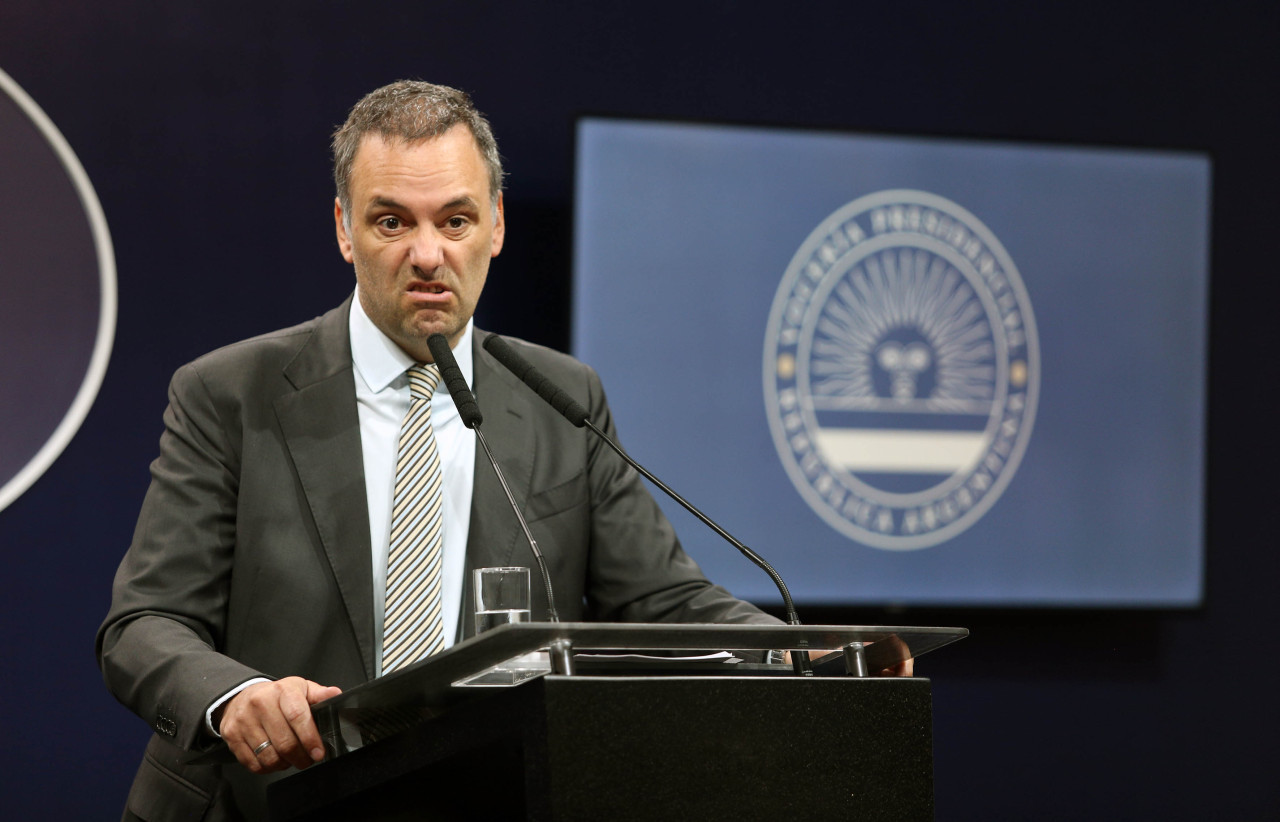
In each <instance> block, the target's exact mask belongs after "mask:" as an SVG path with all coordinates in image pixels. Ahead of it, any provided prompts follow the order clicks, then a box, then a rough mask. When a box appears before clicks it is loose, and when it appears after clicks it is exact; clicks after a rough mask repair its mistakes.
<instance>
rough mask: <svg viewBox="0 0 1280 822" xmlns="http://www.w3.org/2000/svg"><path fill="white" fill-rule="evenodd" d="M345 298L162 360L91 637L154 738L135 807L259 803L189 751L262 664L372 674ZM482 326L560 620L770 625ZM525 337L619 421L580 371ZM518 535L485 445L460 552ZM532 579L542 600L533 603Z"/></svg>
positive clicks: (495, 432)
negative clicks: (219, 702) (165, 396)
mask: <svg viewBox="0 0 1280 822" xmlns="http://www.w3.org/2000/svg"><path fill="white" fill-rule="evenodd" d="M349 312H350V299H348V300H347V302H345V303H343V305H342V306H340V307H338V308H336V309H334V310H333V311H330V312H329V313H327V314H325V315H324V316H323V317H320V318H318V319H316V320H312V321H311V322H307V323H304V324H302V325H299V326H295V327H294V328H290V329H286V330H283V331H279V332H275V333H273V334H268V335H265V336H262V337H257V338H254V339H251V340H247V341H244V342H241V343H237V344H234V345H231V346H228V347H226V348H222V349H219V350H218V351H215V352H213V353H211V354H208V355H206V356H204V357H202V358H200V359H198V360H196V361H195V362H193V363H190V364H188V365H186V366H184V367H183V368H181V369H180V370H179V371H178V372H177V373H176V374H175V375H174V378H173V381H172V383H171V385H170V390H169V407H168V409H167V410H166V412H165V416H164V421H165V431H164V434H163V435H162V437H161V441H160V456H159V458H158V459H157V460H156V461H155V462H154V463H153V464H152V467H151V472H152V482H151V487H150V489H149V490H148V492H147V496H146V499H145V501H144V503H143V507H142V512H141V514H140V516H139V519H138V525H137V530H136V531H135V533H134V538H133V543H132V545H131V546H130V548H129V551H128V553H127V554H126V556H125V558H124V561H123V562H122V563H121V565H120V570H119V572H118V573H117V575H116V580H115V586H114V589H113V597H112V604H111V610H110V612H109V614H108V616H107V619H106V621H105V622H104V624H103V626H102V628H101V629H100V630H99V632H98V658H99V662H100V665H101V667H102V671H103V676H104V677H105V679H106V682H107V686H108V687H109V688H110V690H111V691H112V693H113V694H114V695H115V696H116V698H117V699H119V700H120V701H121V702H123V703H124V704H125V705H126V706H127V707H128V708H130V709H131V710H132V711H134V712H135V713H137V714H138V715H139V716H141V717H142V718H143V719H145V720H146V721H147V722H148V723H150V724H151V725H152V727H153V728H154V729H155V731H156V733H155V735H154V736H153V737H152V739H151V742H150V743H149V745H148V747H147V751H146V755H145V757H144V759H143V763H142V766H141V768H140V769H139V772H138V776H137V778H136V779H135V781H134V785H133V788H132V790H131V791H130V794H129V800H128V811H129V812H130V813H131V814H133V815H136V817H137V818H141V819H147V820H153V822H163V821H164V820H171V819H238V818H241V816H242V815H243V817H245V818H249V819H254V818H264V817H265V814H264V812H263V810H262V808H263V803H264V796H265V789H266V784H267V782H268V781H269V779H270V777H256V776H253V775H252V774H250V773H249V772H248V771H245V770H244V769H243V768H241V767H240V766H239V765H238V764H232V765H225V766H220V765H190V764H186V761H185V760H186V759H187V758H189V754H188V752H191V751H199V750H202V749H207V748H209V747H211V746H212V745H214V744H221V743H215V742H214V740H212V738H211V737H210V736H209V735H208V733H207V731H206V730H205V726H204V714H205V711H206V710H207V708H208V707H209V705H211V704H212V703H213V702H214V700H216V699H217V698H218V697H219V696H221V695H222V694H224V693H226V692H227V691H229V690H230V689H231V688H233V687H235V686H236V685H238V684H240V683H242V682H244V681H246V680H248V679H250V678H253V677H257V676H269V677H284V676H290V675H300V676H303V677H306V678H307V679H311V680H314V681H316V682H319V683H321V684H323V685H337V686H339V687H341V688H344V689H345V688H350V687H352V686H354V685H357V684H359V683H361V682H365V681H367V680H368V679H370V678H372V676H373V675H374V654H375V647H376V646H375V642H376V641H377V640H376V637H375V625H376V624H377V620H375V618H374V617H375V615H374V613H373V577H372V567H371V560H370V555H371V551H372V548H371V546H370V542H369V515H368V510H367V505H366V502H365V498H366V497H365V481H364V471H363V461H362V456H361V447H360V425H359V418H358V414H357V410H356V398H355V382H354V374H353V370H352V368H353V366H352V361H351V343H350V338H349V333H348V315H349ZM474 336H475V341H474V343H475V370H474V383H475V385H474V389H475V393H476V396H477V400H478V402H479V404H480V407H481V409H482V410H483V413H484V418H485V419H484V424H483V428H484V432H485V436H486V439H487V441H488V442H489V444H490V446H491V447H492V449H493V451H494V453H495V456H496V457H497V459H498V462H499V463H500V464H501V465H502V467H503V471H504V473H505V474H506V476H507V480H508V482H509V483H510V484H511V486H512V490H513V492H514V494H515V496H516V499H517V501H518V502H519V503H520V505H521V506H522V509H523V511H524V512H525V516H526V517H527V518H528V519H529V521H530V526H531V528H532V530H533V533H534V536H535V538H536V539H537V541H538V545H539V547H540V548H541V549H542V551H543V553H544V554H545V555H546V558H547V562H548V564H549V566H550V569H551V573H552V576H553V580H554V583H555V591H556V607H557V609H558V610H559V613H560V615H561V618H562V619H565V620H580V619H597V620H608V621H647V622H653V621H669V622H774V621H775V620H773V618H772V617H769V616H767V615H765V614H763V613H762V612H760V611H759V610H757V609H756V608H754V607H753V606H751V605H749V604H747V603H744V602H741V601H739V600H737V599H734V598H733V597H732V596H731V595H730V594H729V593H728V592H727V591H725V590H724V589H722V588H719V587H717V586H713V585H712V584H711V583H709V582H708V581H707V580H706V579H705V577H704V576H703V575H702V573H701V571H699V570H698V568H697V566H696V565H695V564H694V562H693V561H692V560H691V559H689V557H688V556H687V555H686V554H685V553H684V551H683V550H682V549H681V548H680V545H679V543H678V542H677V540H676V537H675V534H674V532H673V531H672V528H671V525H670V524H669V523H668V522H667V520H666V518H665V517H664V516H663V515H662V513H661V511H660V510H659V508H658V506H657V505H656V504H655V502H654V501H653V498H652V497H651V496H650V495H649V493H648V491H647V490H646V489H645V488H644V487H643V485H642V484H641V480H640V478H639V477H638V475H636V474H635V472H634V471H632V470H631V469H629V468H627V467H626V466H625V465H624V464H623V463H622V461H621V460H619V459H618V458H617V455H616V454H613V453H612V452H610V451H608V450H607V448H605V447H604V446H602V445H601V444H600V443H599V442H598V441H597V440H596V439H595V438H594V436H593V435H591V434H590V433H589V432H587V431H585V430H580V429H575V428H574V427H573V426H572V425H570V424H569V423H568V422H567V421H566V420H564V419H563V418H562V417H560V416H559V415H558V414H557V413H556V412H555V411H554V410H552V409H551V408H550V407H549V406H547V405H546V404H545V403H543V402H542V400H541V399H539V398H538V397H537V396H536V395H534V394H533V393H532V392H531V391H529V390H528V389H527V388H526V387H525V386H524V385H523V384H521V383H520V382H519V381H518V380H516V379H515V377H513V376H512V375H511V374H510V373H509V372H507V371H506V370H505V369H504V368H502V366H500V365H499V364H498V363H497V362H496V361H494V360H493V359H492V357H490V355H489V354H488V352H486V351H485V350H484V349H483V348H482V347H481V343H482V342H483V340H484V338H485V337H486V336H487V334H486V333H485V332H482V331H478V330H477V331H476V332H475V335H474ZM516 345H517V346H518V347H519V350H520V351H521V353H523V354H524V355H525V356H526V357H527V358H528V359H529V360H530V361H532V362H533V363H534V364H535V365H536V366H537V367H538V368H539V369H540V370H541V371H542V372H543V373H544V374H546V375H547V376H548V377H550V378H551V379H552V380H554V381H555V382H556V383H557V384H559V385H560V386H562V387H564V388H565V390H566V391H568V392H569V393H570V394H572V395H573V396H574V397H575V398H576V399H577V400H578V401H579V402H581V403H582V404H583V405H584V406H585V407H587V408H588V410H589V411H590V412H591V417H592V419H593V420H594V421H595V422H596V424H597V425H600V426H601V427H602V428H604V429H605V430H606V431H608V432H610V433H612V432H613V421H612V419H611V417H610V414H609V409H608V406H607V404H606V402H605V398H604V394H603V391H602V389H601V386H600V382H599V379H598V377H597V376H596V375H595V373H594V372H593V371H592V370H591V369H590V368H588V367H587V366H585V365H583V364H581V363H579V362H577V361H576V360H574V359H572V358H571V357H568V356H566V355H563V354H559V353H556V352H553V351H550V350H548V349H545V348H541V347H538V346H533V345H529V344H525V343H516ZM528 550H529V549H528V545H527V543H526V542H525V541H524V539H523V536H522V534H521V532H520V529H519V526H518V524H517V522H516V520H515V517H514V515H513V514H512V513H511V511H510V508H509V506H508V504H507V502H506V499H505V497H504V495H503V494H502V489H501V486H500V485H499V483H498V481H497V479H496V477H495V475H494V472H493V470H492V468H491V467H490V466H489V465H488V463H487V462H485V461H484V457H483V454H482V453H480V452H478V453H477V465H476V471H475V488H474V492H473V499H472V512H471V524H470V535H469V539H468V543H467V565H468V567H485V566H495V565H509V564H515V565H528V564H531V563H530V562H529V561H528V559H529V557H528V556H527V551H528ZM532 587H533V596H534V603H533V612H534V614H535V615H536V614H540V613H545V593H544V592H543V591H542V590H541V586H537V585H535V586H532ZM466 608H467V606H466V605H465V603H464V613H466V612H467V611H466ZM461 623H462V624H463V625H464V626H465V630H466V631H467V632H469V631H470V628H471V626H470V624H469V623H470V620H465V619H464V620H461ZM287 773H288V772H286V774H287ZM276 776H279V775H276Z"/></svg>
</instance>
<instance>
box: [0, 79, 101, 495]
mask: <svg viewBox="0 0 1280 822" xmlns="http://www.w3.org/2000/svg"><path fill="white" fill-rule="evenodd" d="M0 91H3V92H4V93H7V94H8V95H9V97H10V99H12V100H13V101H14V102H15V103H17V104H18V108H20V109H22V111H23V112H24V113H26V115H27V116H28V117H30V118H31V122H32V123H34V124H35V126H36V128H38V129H39V130H40V132H41V134H43V135H44V138H45V140H47V141H48V142H49V146H50V147H51V148H52V149H53V150H54V153H55V154H57V156H58V159H59V160H60V161H61V162H62V167H63V168H64V169H65V170H66V172H67V176H68V177H70V178H71V182H72V184H73V185H74V186H75V189H76V193H77V194H78V195H79V196H80V203H81V205H83V206H84V211H85V216H86V217H88V218H89V229H90V231H91V232H92V233H93V247H94V250H95V251H96V252H97V256H98V281H99V284H100V286H101V292H102V293H101V297H100V298H99V304H98V333H97V336H96V338H95V339H94V343H93V354H92V355H91V356H90V358H89V367H88V369H86V371H85V375H84V380H83V381H82V382H81V383H80V389H79V390H78V391H77V392H76V396H75V399H74V400H72V402H71V407H70V408H68V409H67V413H66V415H65V416H63V418H62V422H60V423H59V424H58V427H57V428H55V429H54V430H53V434H52V435H50V437H49V439H48V441H47V442H45V444H44V445H43V446H42V447H41V448H40V450H39V451H37V452H36V454H35V456H34V457H32V458H31V461H30V462H28V463H27V464H26V465H25V466H23V467H22V470H20V471H18V473H16V474H14V476H13V478H12V479H11V480H9V481H8V482H7V483H5V484H4V485H3V486H0V511H3V510H4V509H5V508H7V507H8V506H9V503H11V502H13V501H14V500H15V499H17V498H18V497H19V496H20V495H21V494H22V492H23V491H26V490H27V489H28V488H30V487H31V486H32V484H33V483H35V481H36V480H37V479H39V478H40V476H41V475H42V474H44V472H45V471H47V470H48V469H49V466H50V465H52V464H53V461H54V460H56V459H57V458H58V457H59V456H60V455H61V454H62V452H63V450H65V449H66V447H67V445H68V444H69V443H70V442H71V438H72V437H74V436H75V434H76V431H78V430H80V424H81V423H83V422H84V419H85V417H86V416H88V414H89V409H90V408H91V407H92V406H93V401H94V400H95V399H96V398H97V396H98V389H99V388H101V387H102V379H103V377H104V376H105V375H106V373H107V361H108V360H109V359H110V358H111V343H112V340H114V339H115V334H116V261H115V251H114V250H113V249H112V246H111V234H110V232H109V231H108V230H107V218H106V216H105V215H104V214H103V212H102V204H101V203H100V202H98V195H97V194H96V193H95V192H94V190H93V184H92V183H90V182H89V175H88V174H86V173H85V170H84V166H82V165H80V160H79V159H77V158H76V155H75V152H74V151H72V150H71V145H70V144H69V143H68V142H67V140H66V138H65V137H63V136H62V132H60V131H58V127H57V126H55V125H54V124H53V121H52V120H50V119H49V116H48V115H47V114H45V113H44V111H43V110H42V109H41V108H40V106H38V105H37V104H36V102H35V100H32V99H31V96H30V95H28V94H27V93H26V92H25V91H23V90H22V87H21V86H19V85H18V84H17V82H15V81H14V80H13V78H12V77H10V76H9V75H8V74H6V73H5V71H4V70H3V69H0Z"/></svg>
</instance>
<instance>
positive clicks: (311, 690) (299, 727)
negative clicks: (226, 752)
mask: <svg viewBox="0 0 1280 822" xmlns="http://www.w3.org/2000/svg"><path fill="white" fill-rule="evenodd" d="M339 693H341V691H340V690H339V689H337V688H332V687H326V686H323V685H318V684H317V683H315V682H311V681H309V680H306V679H303V678H302V677H296V676H295V677H287V678H285V679H281V680H279V681H276V682H259V683H256V684H254V685H251V686H249V687H248V688H245V689H244V690H243V691H241V692H240V693H238V694H236V695H235V696H234V697H232V698H231V700H230V701H229V702H228V703H227V706H226V709H225V710H224V711H223V715H222V722H221V726H220V731H221V733H222V737H223V739H224V740H226V743H227V747H228V748H230V750H231V752H232V753H233V754H235V757H236V760H237V761H239V762H240V764H242V765H244V766H245V767H246V768H248V769H249V770H250V771H253V772H254V773H270V772H272V771H279V770H283V769H285V768H288V767H290V766H292V767H295V768H305V767H307V766H308V765H311V764H312V763H313V762H317V761H319V760H320V759H323V758H324V746H323V744H322V743H321V740H320V732H319V731H318V730H317V729H316V725H315V721H314V720H313V719H312V718H311V704H312V702H319V701H322V700H324V699H329V698H331V697H333V696H337V694H339ZM263 743H270V744H266V745H264V744H263Z"/></svg>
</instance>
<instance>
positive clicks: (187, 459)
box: [97, 365, 263, 748]
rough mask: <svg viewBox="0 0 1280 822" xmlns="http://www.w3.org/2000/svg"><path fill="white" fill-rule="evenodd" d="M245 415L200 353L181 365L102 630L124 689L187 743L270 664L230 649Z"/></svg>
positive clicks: (126, 697)
mask: <svg viewBox="0 0 1280 822" xmlns="http://www.w3.org/2000/svg"><path fill="white" fill-rule="evenodd" d="M236 430H237V427H236V426H235V425H232V424H228V421H227V420H226V419H225V410H224V409H220V408H219V407H218V406H217V404H216V403H215V402H214V400H213V398H212V396H211V395H210V392H209V390H208V388H207V387H206V385H205V383H204V381H203V380H202V378H201V375H200V374H199V372H198V371H197V369H196V367H195V366H193V365H188V366H185V367H184V368H182V369H181V370H179V371H178V372H177V374H175V375H174V378H173V380H172V382H171V384H170V388H169V406H168V408H167V410H166V411H165V415H164V433H163V435H162V436H161V440H160V456H159V457H158V458H157V459H156V461H155V462H154V463H152V466H151V474H152V482H151V486H150V488H149V490H148V491H147V496H146V499H145V501H144V502H143V506H142V512H141V514H140V516H139V518H138V524H137V528H136V530H135V532H134V538H133V543H132V546H131V547H130V550H129V552H128V553H127V554H126V556H125V559H124V561H123V562H122V563H121V565H120V568H119V571H118V572H117V574H116V579H115V584H114V587H113V596H112V607H111V610H110V612H109V614H108V617H107V619H106V621H105V623H104V624H103V626H102V628H101V629H100V630H99V633H98V640H97V650H98V656H99V662H100V664H101V666H102V672H103V676H104V678H105V679H106V682H107V685H108V687H109V688H110V690H111V691H112V692H113V693H114V694H115V695H116V697H117V698H118V699H119V700H120V701H121V702H123V703H124V704H125V705H126V706H127V707H129V708H130V709H131V710H133V711H134V712H135V713H137V714H139V715H140V716H142V717H143V718H144V719H148V720H149V721H151V723H152V725H153V727H154V728H155V730H156V731H157V733H160V734H162V735H163V736H165V737H168V738H170V739H172V740H173V741H174V742H175V743H176V744H178V745H180V746H181V747H183V748H192V747H194V746H196V745H197V744H198V743H200V742H204V741H208V739H207V734H206V735H202V734H201V730H202V728H203V727H204V713H205V710H206V709H207V707H208V706H209V705H210V704H212V702H213V701H214V700H215V699H216V698H217V697H219V696H220V695H222V694H223V693H225V692H227V691H228V690H230V689H231V688H233V687H234V686H236V685H237V684H239V683H241V682H244V681H246V680H248V679H251V678H253V677H255V676H263V674H262V672H260V671H257V670H254V669H253V668H250V667H248V666H246V665H243V664H241V663H239V662H236V661H235V660H233V659H231V658H230V657H228V656H226V655H224V654H221V653H219V652H218V651H217V650H216V649H218V648H220V647H222V642H223V636H224V632H225V628H226V625H225V614H226V611H227V599H228V592H229V587H230V579H231V572H232V569H231V565H232V561H233V558H234V552H235V530H236V509H237V490H238V483H239V476H240V465H239V461H240V453H239V442H238V441H237V439H238V437H237V435H236Z"/></svg>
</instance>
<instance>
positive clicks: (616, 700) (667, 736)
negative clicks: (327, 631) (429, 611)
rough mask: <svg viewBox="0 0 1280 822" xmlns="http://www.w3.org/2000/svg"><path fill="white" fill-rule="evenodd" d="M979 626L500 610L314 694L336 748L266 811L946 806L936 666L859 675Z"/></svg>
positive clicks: (354, 813) (664, 811)
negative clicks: (939, 767)
mask: <svg viewBox="0 0 1280 822" xmlns="http://www.w3.org/2000/svg"><path fill="white" fill-rule="evenodd" d="M967 633H968V632H967V631H965V630H964V629H958V628H914V627H913V628H905V627H904V628H896V627H841V626H803V627H793V626H782V625H764V626H758V625H630V624H627V625H622V624H599V623H562V624H548V623H526V624H516V625H508V626H503V627H501V628H498V629H495V630H493V631H490V632H488V633H486V634H483V635H481V636H478V637H474V638H472V639H469V640H467V641H466V642H463V643H460V644H459V645H457V646H455V647H454V648H451V649H450V650H448V651H446V652H444V653H442V654H440V655H438V656H436V657H432V658H430V659H427V660H424V661H422V662H419V663H417V664H415V665H412V666H409V667H407V668H405V669H403V670H401V671H397V672H394V673H392V674H389V675H388V676H386V677H383V678H382V679H379V680H375V681H373V682H369V683H367V684H365V685H362V686H360V687H358V688H353V689H351V690H349V691H347V692H346V693H344V694H342V695H341V696H339V697H336V698H335V699H332V700H329V701H327V702H324V703H321V704H319V705H316V706H314V709H313V713H314V715H315V718H316V722H317V724H318V726H319V727H320V730H321V733H322V735H323V736H324V738H325V744H326V747H327V748H328V751H329V757H330V758H329V760H327V761H326V762H324V763H322V764H320V765H317V766H314V767H312V768H309V769H307V770H306V771H303V772H301V773H298V774H296V775H294V776H290V777H288V778H287V779H283V780H281V781H279V782H277V783H275V784H273V785H272V786H271V787H270V789H269V790H268V803H269V806H270V809H271V815H272V818H273V819H274V820H277V822H322V821H326V820H353V819H359V820H410V819H412V820H424V819H481V820H488V819H535V820H649V819H653V820H669V819H699V820H701V819H733V820H738V819H770V820H772V819H785V818H792V817H801V816H817V817H819V818H820V817H823V816H825V817H827V818H832V819H873V820H874V819H911V820H915V819H932V817H933V752H932V744H933V743H932V717H931V700H930V683H929V681H928V680H927V679H923V678H914V679H905V678H899V679H876V678H867V677H862V676H858V674H859V673H864V672H865V671H866V670H868V669H869V670H880V669H881V668H884V667H887V666H889V665H891V664H893V663H895V662H897V661H899V660H901V659H905V658H908V657H912V656H920V655H922V654H924V653H926V652H928V651H930V650H933V649H935V648H938V647H941V646H942V645H945V644H947V643H949V642H952V641H954V640H957V639H960V638H962V637H964V636H966V635H967ZM817 648H822V649H831V648H839V649H842V650H843V652H842V653H834V654H829V655H827V656H826V657H823V658H821V659H820V660H819V661H818V664H816V665H815V672H816V675H815V676H813V677H797V676H794V675H793V673H792V668H791V666H790V665H784V664H768V663H750V662H741V661H736V658H734V657H729V656H728V655H727V654H718V655H717V654H709V655H707V656H705V657H704V658H701V659H695V660H690V659H688V658H687V657H684V656H674V657H672V656H667V657H640V656H638V655H637V654H636V653H635V652H638V651H665V652H676V653H681V654H689V653H694V652H697V651H700V650H706V649H715V650H717V651H745V650H759V649H817ZM600 650H608V651H610V652H612V653H610V654H606V655H601V654H598V653H596V652H597V651H600ZM618 652H626V653H621V654H620V653H618Z"/></svg>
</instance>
